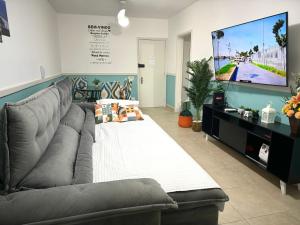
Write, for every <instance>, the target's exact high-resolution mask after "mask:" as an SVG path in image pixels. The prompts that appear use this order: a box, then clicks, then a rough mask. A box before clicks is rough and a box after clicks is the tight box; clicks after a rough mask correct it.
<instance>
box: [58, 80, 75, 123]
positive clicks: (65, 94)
mask: <svg viewBox="0 0 300 225" xmlns="http://www.w3.org/2000/svg"><path fill="white" fill-rule="evenodd" d="M55 85H56V87H57V89H58V91H59V95H60V116H61V117H60V118H63V117H64V116H65V115H66V113H67V112H68V111H69V108H70V106H71V104H72V85H73V84H72V81H71V80H70V79H69V78H66V79H64V80H61V81H59V82H57V83H56V84H55Z"/></svg>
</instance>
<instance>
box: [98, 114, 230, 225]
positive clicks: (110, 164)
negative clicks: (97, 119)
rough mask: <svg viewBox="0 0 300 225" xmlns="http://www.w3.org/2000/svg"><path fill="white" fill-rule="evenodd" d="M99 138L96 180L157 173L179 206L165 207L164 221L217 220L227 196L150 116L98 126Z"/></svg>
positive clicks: (174, 224)
mask: <svg viewBox="0 0 300 225" xmlns="http://www.w3.org/2000/svg"><path fill="white" fill-rule="evenodd" d="M95 139H96V142H95V143H94V145H93V182H95V183H97V182H107V181H115V180H123V179H136V178H153V179H155V180H156V181H158V182H159V183H160V184H161V186H162V188H163V189H164V190H165V192H167V193H168V194H169V195H170V196H171V197H172V198H173V199H174V200H175V201H177V203H178V205H179V209H177V210H169V211H164V212H163V214H162V218H161V220H162V224H163V225H169V224H170V225H171V224H172V225H177V224H178V225H179V224H182V225H183V224H184V225H189V224H190V225H192V224H195V225H196V224H203V225H210V224H214V225H216V224H218V212H219V211H222V210H223V209H224V204H225V202H226V201H228V197H227V195H226V194H225V193H224V192H223V191H222V189H221V188H220V186H219V185H218V184H217V183H216V181H214V180H213V178H211V177H210V176H209V175H208V174H207V172H206V171H205V170H204V169H203V168H202V167H201V166H200V165H199V164H197V163H196V162H195V161H194V160H193V159H192V158H191V157H190V156H189V155H188V154H187V153H186V152H185V151H184V150H183V149H182V148H181V147H180V146H179V145H178V144H177V143H176V142H175V141H174V140H173V139H172V138H171V137H170V136H169V135H168V134H167V133H166V132H165V131H164V130H163V129H161V128H160V127H159V126H158V125H157V124H156V123H155V122H154V121H153V120H152V119H151V118H150V117H149V116H147V115H144V120H140V121H132V122H124V123H102V124H99V125H96V137H95Z"/></svg>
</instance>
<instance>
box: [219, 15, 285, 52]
mask: <svg viewBox="0 0 300 225" xmlns="http://www.w3.org/2000/svg"><path fill="white" fill-rule="evenodd" d="M279 19H282V20H284V21H285V23H284V25H283V27H282V28H281V33H282V34H285V33H286V14H285V13H283V14H279V15H275V16H272V17H268V18H264V19H260V20H256V21H253V22H249V23H245V24H241V25H237V26H234V27H229V28H225V29H221V31H223V32H224V37H223V38H221V39H220V40H219V48H220V49H219V50H220V55H221V56H222V55H229V46H230V55H231V56H234V55H235V53H236V52H242V51H249V50H250V49H253V47H254V46H255V45H258V46H259V49H262V46H263V43H264V47H265V48H269V47H273V46H277V45H278V44H277V43H276V39H275V37H274V34H273V32H272V30H273V26H274V24H275V23H276V22H277V21H278V20H279ZM216 44H217V40H216V39H215V40H214V55H215V56H216V55H217V50H218V49H217V47H216V46H215V45H216Z"/></svg>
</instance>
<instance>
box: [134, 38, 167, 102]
mask: <svg viewBox="0 0 300 225" xmlns="http://www.w3.org/2000/svg"><path fill="white" fill-rule="evenodd" d="M167 40H168V39H167V38H139V37H138V38H137V63H136V66H138V63H140V62H139V52H140V45H139V41H163V42H164V54H165V55H164V71H163V72H164V74H163V76H164V79H163V80H164V85H163V88H164V90H163V93H164V95H163V102H164V103H165V104H166V99H167V97H166V55H167V52H166V51H167ZM139 70H140V69H139V68H137V82H138V98H139V99H138V100H139V101H140V99H141V74H140V71H139Z"/></svg>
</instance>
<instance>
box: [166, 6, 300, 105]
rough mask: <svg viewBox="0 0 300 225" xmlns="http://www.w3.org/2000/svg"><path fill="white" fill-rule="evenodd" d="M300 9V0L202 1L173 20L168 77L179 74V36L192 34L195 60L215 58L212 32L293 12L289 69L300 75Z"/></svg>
mask: <svg viewBox="0 0 300 225" xmlns="http://www.w3.org/2000/svg"><path fill="white" fill-rule="evenodd" d="M299 9H300V1H298V0H263V1H262V0H251V1H249V0H226V1H224V0H201V1H198V2H196V3H194V4H192V5H191V6H189V7H188V8H186V9H185V10H183V11H181V12H180V13H179V14H177V15H175V16H173V17H171V18H170V19H169V38H168V41H167V65H166V70H167V73H170V74H176V45H177V44H178V42H177V38H178V35H182V34H184V33H186V32H189V31H191V32H192V38H191V42H192V43H191V60H195V59H201V58H203V57H210V56H212V55H213V52H212V40H211V31H214V30H217V29H221V28H224V27H229V26H232V25H236V24H240V23H244V22H248V21H251V20H254V19H259V18H262V17H266V16H270V15H274V14H277V13H281V12H285V11H288V12H289V50H290V53H289V69H290V72H300V63H299V59H300V45H299V37H300V13H299ZM177 90H178V89H177ZM177 92H178V91H177ZM178 95H179V96H178ZM175 101H176V103H177V105H180V93H176V100H175Z"/></svg>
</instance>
